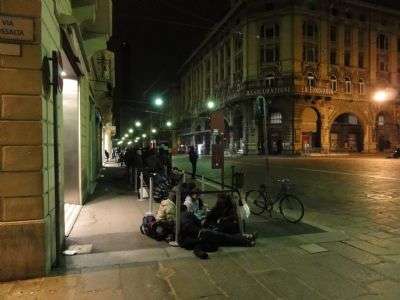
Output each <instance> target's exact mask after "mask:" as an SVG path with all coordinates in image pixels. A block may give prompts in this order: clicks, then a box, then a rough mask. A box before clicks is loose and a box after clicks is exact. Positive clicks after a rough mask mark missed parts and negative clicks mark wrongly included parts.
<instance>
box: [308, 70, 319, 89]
mask: <svg viewBox="0 0 400 300" xmlns="http://www.w3.org/2000/svg"><path fill="white" fill-rule="evenodd" d="M316 85H317V82H316V80H315V75H314V74H313V73H311V72H309V73H308V74H307V86H308V87H316Z"/></svg>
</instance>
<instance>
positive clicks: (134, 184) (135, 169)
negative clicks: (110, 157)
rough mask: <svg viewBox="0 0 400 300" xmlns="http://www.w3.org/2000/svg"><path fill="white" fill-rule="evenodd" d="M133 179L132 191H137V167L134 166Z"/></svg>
mask: <svg viewBox="0 0 400 300" xmlns="http://www.w3.org/2000/svg"><path fill="white" fill-rule="evenodd" d="M133 172H134V173H133V180H134V181H135V182H134V183H133V188H134V191H135V193H137V191H138V189H137V179H138V178H137V168H134V169H133Z"/></svg>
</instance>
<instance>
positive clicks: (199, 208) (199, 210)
mask: <svg viewBox="0 0 400 300" xmlns="http://www.w3.org/2000/svg"><path fill="white" fill-rule="evenodd" d="M183 205H184V206H185V207H186V211H187V212H189V213H192V214H193V215H195V216H196V217H197V218H198V219H199V220H203V219H204V217H205V212H204V205H203V200H201V198H200V190H199V189H198V188H194V189H192V190H191V191H189V193H188V195H187V196H186V198H185V201H184V202H183Z"/></svg>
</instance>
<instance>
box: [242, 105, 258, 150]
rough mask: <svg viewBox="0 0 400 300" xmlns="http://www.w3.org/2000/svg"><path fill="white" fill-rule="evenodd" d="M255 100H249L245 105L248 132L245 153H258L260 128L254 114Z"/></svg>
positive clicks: (245, 126)
mask: <svg viewBox="0 0 400 300" xmlns="http://www.w3.org/2000/svg"><path fill="white" fill-rule="evenodd" d="M254 105H255V103H254V101H251V102H250V101H249V102H248V103H246V106H245V110H244V112H245V114H244V116H245V117H244V120H245V124H244V128H243V130H244V132H245V133H246V139H245V153H246V154H258V128H257V126H256V121H255V114H254Z"/></svg>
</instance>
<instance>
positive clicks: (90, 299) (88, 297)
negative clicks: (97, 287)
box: [75, 289, 126, 300]
mask: <svg viewBox="0 0 400 300" xmlns="http://www.w3.org/2000/svg"><path fill="white" fill-rule="evenodd" d="M75 297H76V298H75V299H79V300H81V299H82V300H109V299H112V300H124V299H126V298H125V297H124V295H123V291H122V289H108V290H102V291H89V292H81V293H76V294H75Z"/></svg>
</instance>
